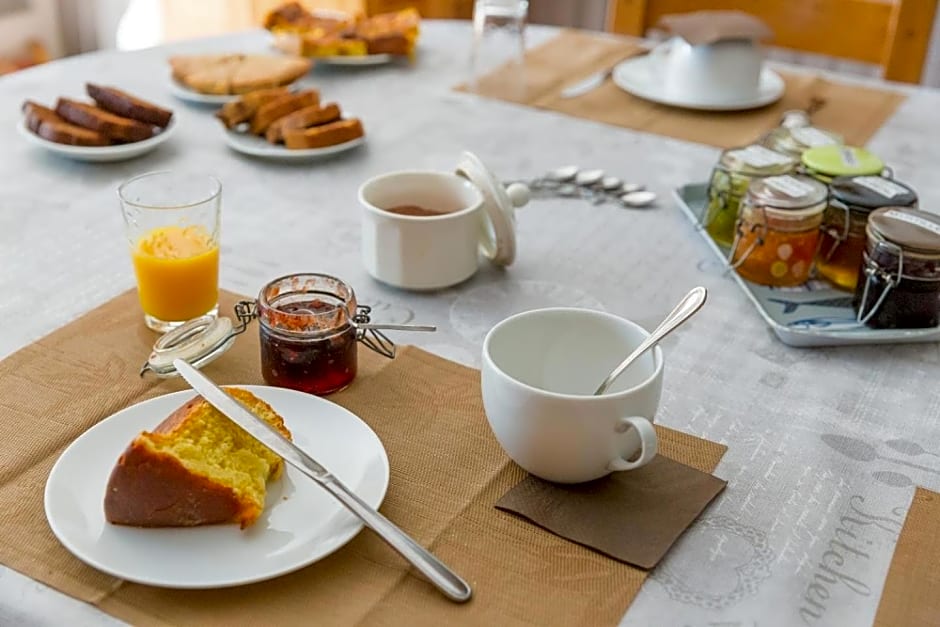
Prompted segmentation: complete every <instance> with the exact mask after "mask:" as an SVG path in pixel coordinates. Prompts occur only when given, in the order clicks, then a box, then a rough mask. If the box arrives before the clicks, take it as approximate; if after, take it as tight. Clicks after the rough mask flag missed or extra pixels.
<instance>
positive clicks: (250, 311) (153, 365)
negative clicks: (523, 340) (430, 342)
mask: <svg viewBox="0 0 940 627" xmlns="http://www.w3.org/2000/svg"><path fill="white" fill-rule="evenodd" d="M234 311H235V318H236V319H237V320H238V324H234V325H233V324H232V321H231V319H229V318H227V317H225V316H220V317H218V318H216V317H213V316H201V317H199V318H195V319H193V320H190V321H189V322H187V323H185V324H183V325H180V326H179V327H177V328H175V329H173V330H172V331H169V332H167V333H165V334H164V335H162V336H160V338H159V339H158V340H157V341H156V343H155V344H154V347H153V351H152V352H151V353H150V356H149V357H148V359H147V361H146V362H145V363H144V365H143V366H142V367H141V369H140V376H144V374H146V373H147V371H150V372H153V373H154V374H155V375H157V376H158V377H161V378H170V377H175V376H179V375H178V373H177V372H176V368H174V367H173V360H174V359H177V358H180V359H184V360H186V361H187V362H189V363H190V364H192V365H193V366H194V367H196V368H201V367H202V366H205V365H207V364H209V363H211V362H213V361H215V360H216V359H218V358H219V357H220V356H222V355H223V354H224V353H225V352H226V351H227V350H228V349H229V348H231V347H232V344H234V343H235V337H236V336H237V335H239V334H241V333H244V332H245V330H246V329H247V328H248V325H249V324H250V323H251V321H252V320H254V319H255V318H257V317H258V303H257V301H255V300H240V301H238V302H237V303H235V307H234ZM371 312H372V308H371V307H369V306H368V305H357V307H356V314H355V316H353V325H354V326H355V327H356V340H357V341H359V342H361V343H363V344H364V345H365V346H367V347H369V348H370V349H372V350H373V351H375V352H376V353H379V354H380V355H383V356H385V357H388V358H389V359H392V358H394V357H395V348H396V347H395V343H394V342H393V341H392V340H391V339H390V338H389V337H388V336H386V335H385V334H384V333H382V331H425V332H432V331H437V327H436V326H432V325H422V324H375V323H373V322H371V320H370V318H369V314H370V313H371Z"/></svg>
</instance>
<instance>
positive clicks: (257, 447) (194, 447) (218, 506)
mask: <svg viewBox="0 0 940 627" xmlns="http://www.w3.org/2000/svg"><path fill="white" fill-rule="evenodd" d="M226 391H227V392H228V393H229V394H231V395H232V396H234V397H235V398H236V399H238V400H239V401H240V402H241V403H242V404H244V405H245V406H247V407H248V408H249V409H251V410H252V411H254V413H255V414H257V415H258V416H260V417H262V418H263V419H264V420H265V421H266V422H268V424H270V425H272V426H273V427H275V428H276V429H277V430H278V431H280V432H281V433H282V434H283V435H284V436H285V437H287V438H290V437H291V434H290V431H288V430H287V428H286V427H285V426H284V420H283V418H281V417H280V416H279V415H278V414H277V413H276V412H275V411H274V409H272V408H271V406H270V405H268V404H267V403H266V402H264V401H263V400H261V399H260V398H258V397H257V396H255V395H254V394H252V393H251V392H249V391H247V390H243V389H240V388H227V389H226ZM283 471H284V461H283V460H282V459H281V458H280V456H278V455H276V454H275V453H273V452H272V451H270V450H269V449H268V448H267V447H265V446H264V445H263V444H261V443H260V442H258V441H257V440H255V439H254V438H252V437H251V436H250V435H249V434H248V433H247V432H246V431H244V430H243V429H242V428H241V427H239V426H238V425H236V424H235V423H233V422H232V421H230V420H229V419H228V418H226V417H225V416H224V415H222V413H220V412H219V411H218V410H217V409H215V408H214V407H213V406H212V405H210V404H209V403H208V402H207V401H206V400H205V399H203V398H202V397H201V396H197V397H195V398H193V399H192V400H190V401H188V402H187V403H185V404H184V405H183V406H182V407H180V408H179V409H177V410H176V411H174V412H173V413H172V414H170V415H169V416H168V417H167V418H166V420H164V421H163V422H161V423H160V424H159V425H158V426H157V428H156V429H154V431H153V433H150V432H147V431H145V432H143V433H141V434H140V435H139V436H137V437H136V438H135V439H134V441H133V442H131V444H130V445H129V446H128V447H127V450H125V451H124V453H123V454H122V455H121V457H120V459H118V461H117V464H116V465H115V467H114V469H113V470H112V471H111V478H110V479H109V480H108V487H107V492H106V494H105V498H104V511H105V517H106V518H107V520H108V521H109V522H111V523H115V524H119V525H133V526H137V527H191V526H195V525H211V524H218V523H239V524H240V525H241V527H242V528H243V529H244V528H245V527H247V526H249V525H251V524H252V523H254V522H255V520H257V519H258V516H260V515H261V512H262V510H264V498H265V492H266V488H267V482H268V481H269V480H274V479H277V478H278V477H280V476H281V474H282V473H283Z"/></svg>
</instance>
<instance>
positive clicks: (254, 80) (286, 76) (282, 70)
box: [231, 55, 311, 94]
mask: <svg viewBox="0 0 940 627" xmlns="http://www.w3.org/2000/svg"><path fill="white" fill-rule="evenodd" d="M310 65H311V61H310V60H309V59H300V58H296V57H282V56H278V57H275V56H264V55H248V56H246V57H244V58H243V59H242V60H241V62H240V63H239V64H238V65H237V66H236V67H235V69H234V72H233V73H232V80H231V93H233V94H244V93H248V92H251V91H256V90H258V89H270V88H271V87H279V86H281V85H287V84H288V83H293V82H294V81H295V80H297V79H298V78H300V77H301V76H303V75H304V74H306V73H307V72H308V71H310Z"/></svg>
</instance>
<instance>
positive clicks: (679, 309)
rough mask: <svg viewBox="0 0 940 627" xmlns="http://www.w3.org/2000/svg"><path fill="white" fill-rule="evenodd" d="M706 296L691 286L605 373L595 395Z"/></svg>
mask: <svg viewBox="0 0 940 627" xmlns="http://www.w3.org/2000/svg"><path fill="white" fill-rule="evenodd" d="M707 297H708V291H707V290H706V289H705V288H704V287H701V286H699V287H695V288H692V291H690V292H689V293H688V294H686V295H685V296H684V297H683V299H682V300H680V301H679V304H678V305H676V308H675V309H673V310H672V311H670V312H669V315H668V316H666V318H665V319H664V320H663V321H662V322H661V323H660V324H659V326H658V327H656V330H655V331H653V332H652V333H650V335H649V337H648V338H646V339H645V340H643V343H642V344H640V345H639V346H637V347H636V350H634V351H633V352H632V353H630V355H629V356H628V357H627V358H626V359H624V360H623V361H622V362H620V365H619V366H617V367H616V368H614V370H613V372H611V373H610V374H609V375H607V378H606V379H604V382H603V383H601V384H600V386H599V387H598V388H597V390H596V391H595V392H594V395H595V396H600V395H601V394H603V393H604V392H606V391H607V388H609V387H610V386H611V384H612V383H613V382H614V381H615V380H616V379H617V377H619V376H620V375H622V374H623V372H624V370H626V369H627V368H628V367H629V366H630V364H632V363H633V362H634V361H636V359H637V357H639V356H640V355H642V354H643V353H645V352H646V351H648V350H649V349H650V348H652V347H653V346H656V344H658V343H659V341H660V340H661V339H663V338H664V337H666V336H667V335H669V334H670V333H672V331H673V330H674V329H675V328H676V327H678V326H679V325H680V324H682V323H683V322H685V321H686V320H688V319H689V318H691V317H692V314H694V313H695V312H697V311H698V310H699V309H701V308H702V305H704V304H705V299H706V298H707Z"/></svg>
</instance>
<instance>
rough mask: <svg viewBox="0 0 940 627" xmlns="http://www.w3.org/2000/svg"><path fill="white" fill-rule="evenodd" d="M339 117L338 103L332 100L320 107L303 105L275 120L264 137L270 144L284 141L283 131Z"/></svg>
mask: <svg viewBox="0 0 940 627" xmlns="http://www.w3.org/2000/svg"><path fill="white" fill-rule="evenodd" d="M340 117H342V113H341V112H340V109H339V105H338V104H336V103H334V102H331V103H330V104H327V105H323V106H322V107H321V106H319V105H314V106H312V107H304V108H303V109H299V110H297V111H294V112H293V113H289V114H287V115H285V116H284V117H282V118H278V119H277V120H275V121H274V123H273V124H272V125H271V126H269V127H268V130H267V131H265V133H264V137H265V139H267V140H268V141H269V142H271V143H272V144H279V143H281V142H282V141H284V131H288V130H293V129H298V128H310V127H311V126H319V125H320V124H328V123H330V122H335V121H336V120H338V119H340Z"/></svg>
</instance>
